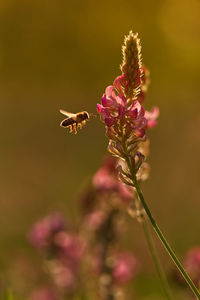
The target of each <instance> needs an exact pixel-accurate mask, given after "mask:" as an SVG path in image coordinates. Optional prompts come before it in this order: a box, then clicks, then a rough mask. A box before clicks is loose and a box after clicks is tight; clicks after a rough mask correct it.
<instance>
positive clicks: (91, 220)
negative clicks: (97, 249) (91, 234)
mask: <svg viewBox="0 0 200 300" xmlns="http://www.w3.org/2000/svg"><path fill="white" fill-rule="evenodd" d="M105 218H106V216H105V213H104V212H103V211H101V210H97V211H94V212H92V213H90V214H89V215H87V216H86V220H85V223H86V225H87V227H88V228H89V229H90V230H97V229H99V227H100V226H101V225H102V224H103V223H104V221H105Z"/></svg>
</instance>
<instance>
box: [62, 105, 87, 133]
mask: <svg viewBox="0 0 200 300" xmlns="http://www.w3.org/2000/svg"><path fill="white" fill-rule="evenodd" d="M60 113H61V114H63V115H65V116H66V117H67V118H66V119H64V120H63V121H62V122H61V123H60V126H61V127H64V128H67V127H69V128H70V132H73V130H74V133H75V134H77V131H78V128H80V129H82V127H83V125H85V124H86V121H87V120H88V119H89V118H90V116H89V113H88V112H87V111H81V112H78V113H76V114H73V113H70V112H68V111H65V110H62V109H60Z"/></svg>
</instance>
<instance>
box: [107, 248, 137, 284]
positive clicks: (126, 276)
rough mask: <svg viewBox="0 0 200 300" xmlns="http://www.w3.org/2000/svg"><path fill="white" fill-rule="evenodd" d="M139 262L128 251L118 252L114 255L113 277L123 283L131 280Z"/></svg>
mask: <svg viewBox="0 0 200 300" xmlns="http://www.w3.org/2000/svg"><path fill="white" fill-rule="evenodd" d="M138 267H139V263H138V261H137V260H136V258H135V257H134V256H133V255H132V254H131V253H129V252H119V253H117V254H116V255H115V257H114V267H113V271H112V272H113V278H114V280H115V281H116V282H117V283H119V284H123V283H126V282H128V281H129V280H131V279H132V278H133V277H134V276H135V275H136V274H137V272H138Z"/></svg>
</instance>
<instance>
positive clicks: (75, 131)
mask: <svg viewBox="0 0 200 300" xmlns="http://www.w3.org/2000/svg"><path fill="white" fill-rule="evenodd" d="M77 129H78V128H77V123H76V124H75V125H74V133H75V134H77Z"/></svg>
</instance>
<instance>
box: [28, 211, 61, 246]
mask: <svg viewBox="0 0 200 300" xmlns="http://www.w3.org/2000/svg"><path fill="white" fill-rule="evenodd" d="M65 228H66V221H65V219H64V218H63V217H62V216H61V215H60V214H58V213H54V214H52V215H49V216H47V217H45V218H43V219H42V220H40V221H38V222H37V223H35V224H34V225H33V227H32V229H31V232H30V234H29V239H30V241H31V243H32V244H33V245H34V246H35V247H36V248H40V249H43V248H46V247H48V246H49V243H50V242H51V239H52V238H53V236H54V235H55V234H56V233H57V232H59V231H62V230H64V229H65Z"/></svg>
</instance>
